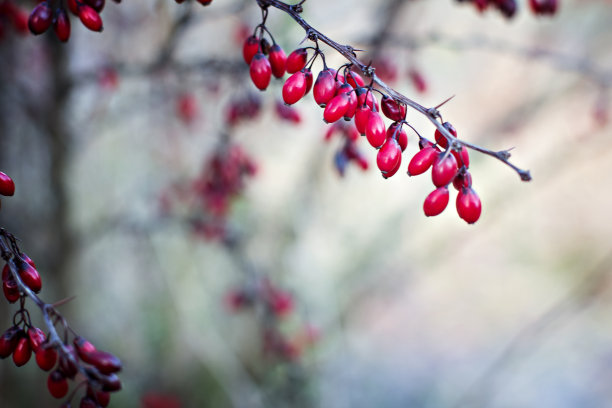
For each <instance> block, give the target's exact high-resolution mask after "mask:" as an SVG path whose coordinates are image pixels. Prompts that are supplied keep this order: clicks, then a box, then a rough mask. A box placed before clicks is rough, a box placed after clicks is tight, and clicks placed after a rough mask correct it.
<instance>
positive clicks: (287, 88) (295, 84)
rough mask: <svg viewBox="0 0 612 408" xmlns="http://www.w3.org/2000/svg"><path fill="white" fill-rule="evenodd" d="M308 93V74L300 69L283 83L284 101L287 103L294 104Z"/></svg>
mask: <svg viewBox="0 0 612 408" xmlns="http://www.w3.org/2000/svg"><path fill="white" fill-rule="evenodd" d="M305 93H306V75H305V74H304V72H302V71H298V72H296V73H295V74H293V75H291V76H290V77H289V78H287V80H286V81H285V84H284V85H283V101H284V102H285V103H286V104H287V105H293V104H294V103H296V102H297V101H299V100H300V99H302V98H303V97H304V94H305Z"/></svg>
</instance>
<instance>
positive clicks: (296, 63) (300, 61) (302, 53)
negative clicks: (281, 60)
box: [285, 48, 308, 74]
mask: <svg viewBox="0 0 612 408" xmlns="http://www.w3.org/2000/svg"><path fill="white" fill-rule="evenodd" d="M307 59H308V51H307V50H306V48H298V49H297V50H295V51H293V52H292V53H291V54H289V56H288V57H287V63H286V64H285V70H286V71H287V73H289V74H295V73H296V72H298V71H301V70H302V69H304V67H305V66H306V61H307Z"/></svg>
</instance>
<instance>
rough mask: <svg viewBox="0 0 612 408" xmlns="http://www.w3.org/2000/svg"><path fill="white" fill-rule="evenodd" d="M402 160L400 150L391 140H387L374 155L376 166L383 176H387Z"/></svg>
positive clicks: (393, 140)
mask: <svg viewBox="0 0 612 408" xmlns="http://www.w3.org/2000/svg"><path fill="white" fill-rule="evenodd" d="M401 160H402V149H401V148H400V145H399V143H397V141H396V140H395V139H393V138H390V139H387V141H386V142H385V144H383V146H382V147H381V148H380V150H379V151H378V154H377V155H376V165H377V166H378V169H379V170H380V171H381V172H382V174H383V175H387V174H388V173H390V172H391V171H392V170H393V169H395V168H396V167H397V164H398V162H400V161H401Z"/></svg>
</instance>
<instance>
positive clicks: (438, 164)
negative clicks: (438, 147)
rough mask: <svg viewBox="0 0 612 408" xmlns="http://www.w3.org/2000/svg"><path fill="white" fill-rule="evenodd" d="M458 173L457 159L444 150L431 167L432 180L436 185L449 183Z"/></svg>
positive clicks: (440, 185)
mask: <svg viewBox="0 0 612 408" xmlns="http://www.w3.org/2000/svg"><path fill="white" fill-rule="evenodd" d="M456 174H457V161H456V160H455V157H454V156H453V155H452V154H449V155H446V153H444V152H442V153H440V154H439V155H438V157H437V158H436V160H435V161H434V164H433V167H432V169H431V180H432V181H433V183H434V185H435V186H436V187H442V186H445V185H447V184H449V183H450V182H451V181H453V179H454V178H455V175H456Z"/></svg>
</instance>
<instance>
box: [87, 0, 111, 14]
mask: <svg viewBox="0 0 612 408" xmlns="http://www.w3.org/2000/svg"><path fill="white" fill-rule="evenodd" d="M83 2H84V3H86V4H87V5H89V6H90V7H91V8H93V9H94V10H96V12H98V13H100V12H101V11H102V9H103V8H104V4H105V3H106V1H105V0H83Z"/></svg>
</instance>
